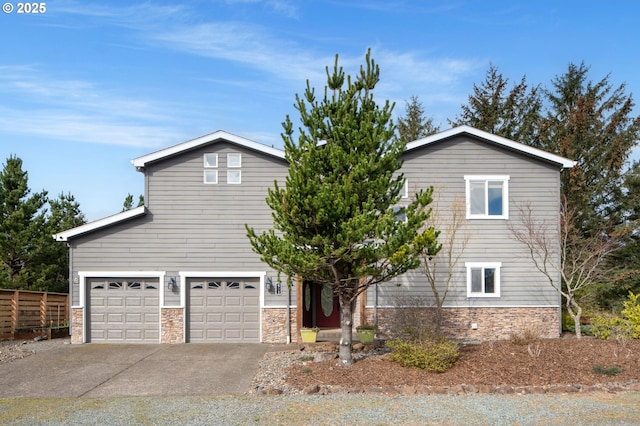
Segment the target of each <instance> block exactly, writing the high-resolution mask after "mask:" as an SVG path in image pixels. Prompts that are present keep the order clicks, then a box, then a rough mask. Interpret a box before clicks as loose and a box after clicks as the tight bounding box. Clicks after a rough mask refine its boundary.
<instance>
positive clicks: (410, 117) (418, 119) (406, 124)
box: [398, 96, 440, 142]
mask: <svg viewBox="0 0 640 426" xmlns="http://www.w3.org/2000/svg"><path fill="white" fill-rule="evenodd" d="M439 131H440V128H439V127H437V126H435V125H434V124H433V118H428V117H425V115H424V109H423V108H422V103H421V102H420V101H418V97H417V96H411V100H410V101H408V102H407V103H406V109H405V115H404V117H400V118H399V119H398V134H399V135H400V137H401V138H404V141H405V142H412V141H417V140H418V139H422V138H425V137H427V136H429V135H433V134H434V133H438V132H439Z"/></svg>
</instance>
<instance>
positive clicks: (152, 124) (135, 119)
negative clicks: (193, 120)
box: [0, 66, 182, 147]
mask: <svg viewBox="0 0 640 426" xmlns="http://www.w3.org/2000/svg"><path fill="white" fill-rule="evenodd" d="M3 93H4V94H6V95H7V96H3V97H2V98H4V99H5V100H9V99H12V101H11V102H7V101H4V102H2V101H0V128H2V129H3V132H6V133H13V134H23V135H39V136H48V137H53V138H57V139H64V140H73V141H78V142H89V143H106V144H115V145H127V146H149V147H151V146H159V145H160V146H161V145H164V144H167V143H168V142H171V143H175V140H176V138H179V137H180V136H182V135H179V132H178V131H177V130H175V129H174V128H173V127H172V126H171V124H170V123H172V122H175V119H174V114H173V112H172V109H171V107H170V106H159V105H158V103H157V102H152V101H149V100H144V99H140V98H139V97H136V98H131V97H128V96H120V95H117V94H113V93H111V92H110V91H109V90H105V89H103V88H101V87H99V86H97V85H95V84H93V83H91V82H87V81H80V80H55V79H51V78H47V77H46V76H45V75H44V74H43V73H41V72H39V71H38V70H37V68H36V67H33V66H15V67H10V66H3V67H0V94H3ZM26 103H28V107H26V106H24V105H25V104H26Z"/></svg>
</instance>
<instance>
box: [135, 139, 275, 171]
mask: <svg viewBox="0 0 640 426" xmlns="http://www.w3.org/2000/svg"><path fill="white" fill-rule="evenodd" d="M217 140H224V141H227V142H231V143H234V144H237V145H240V146H243V147H245V148H249V149H252V150H255V151H259V152H262V153H265V154H268V155H272V156H274V157H277V158H282V159H284V151H283V150H281V149H278V148H273V147H270V146H267V145H264V144H261V143H258V142H254V141H252V140H249V139H246V138H243V137H240V136H236V135H233V134H231V133H227V132H225V131H223V130H218V131H217V132H214V133H210V134H208V135H205V136H201V137H199V138H196V139H193V140H190V141H187V142H183V143H181V144H178V145H174V146H172V147H169V148H166V149H162V150H160V151H156V152H153V153H151V154H147V155H143V156H142V157H138V158H134V159H133V160H131V164H133V165H134V166H135V167H136V168H143V167H145V166H146V165H147V164H148V163H150V162H153V161H157V160H161V159H163V158H166V157H170V156H172V155H176V154H180V153H181V152H184V151H188V150H191V149H194V148H198V147H199V146H201V145H205V144H207V143H210V142H214V141H217Z"/></svg>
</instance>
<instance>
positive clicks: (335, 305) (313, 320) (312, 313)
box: [302, 281, 340, 328]
mask: <svg viewBox="0 0 640 426" xmlns="http://www.w3.org/2000/svg"><path fill="white" fill-rule="evenodd" d="M302 304H303V307H302V326H303V327H321V328H337V327H340V303H339V301H338V297H337V296H336V295H334V294H333V291H332V289H331V287H323V286H322V285H319V284H316V283H313V282H311V281H305V282H304V283H303V284H302Z"/></svg>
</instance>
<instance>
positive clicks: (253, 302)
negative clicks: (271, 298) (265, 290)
mask: <svg viewBox="0 0 640 426" xmlns="http://www.w3.org/2000/svg"><path fill="white" fill-rule="evenodd" d="M242 305H243V306H259V305H260V298H259V297H252V296H245V297H244V298H243V299H242Z"/></svg>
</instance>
